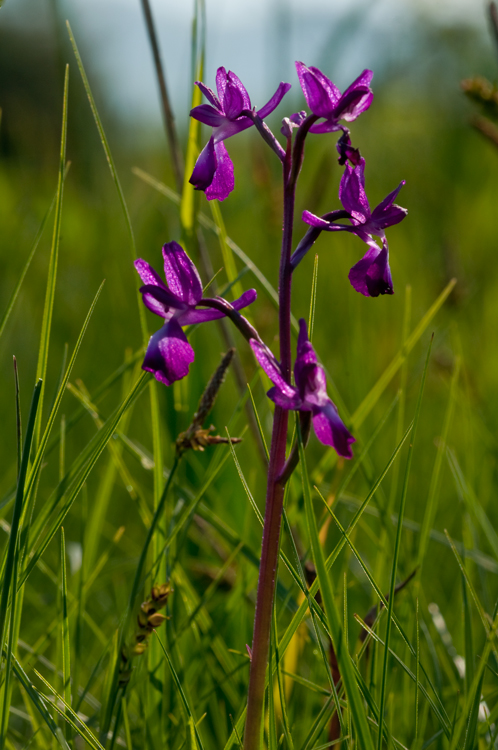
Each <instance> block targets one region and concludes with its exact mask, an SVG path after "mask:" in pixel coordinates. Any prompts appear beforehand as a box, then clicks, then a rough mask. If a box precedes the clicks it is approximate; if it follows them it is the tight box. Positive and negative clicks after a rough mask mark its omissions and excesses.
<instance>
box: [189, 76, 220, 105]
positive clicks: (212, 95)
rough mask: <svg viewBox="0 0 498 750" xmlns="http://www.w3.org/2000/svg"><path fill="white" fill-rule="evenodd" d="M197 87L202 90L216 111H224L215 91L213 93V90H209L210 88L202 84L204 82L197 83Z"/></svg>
mask: <svg viewBox="0 0 498 750" xmlns="http://www.w3.org/2000/svg"><path fill="white" fill-rule="evenodd" d="M195 85H196V86H198V87H199V88H200V90H201V91H202V93H203V94H204V96H205V97H206V99H207V100H208V101H210V102H211V104H212V105H213V107H215V109H217V110H218V111H220V112H222V111H223V110H222V106H221V103H220V100H219V99H218V97H217V96H216V94H215V93H214V91H212V89H210V88H209V86H206V84H204V83H202V81H196V82H195Z"/></svg>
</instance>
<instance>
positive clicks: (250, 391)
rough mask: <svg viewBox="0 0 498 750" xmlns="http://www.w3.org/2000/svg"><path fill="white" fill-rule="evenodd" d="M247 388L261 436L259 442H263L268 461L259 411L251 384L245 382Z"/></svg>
mask: <svg viewBox="0 0 498 750" xmlns="http://www.w3.org/2000/svg"><path fill="white" fill-rule="evenodd" d="M247 390H248V391H249V398H250V399H251V404H252V408H253V411H254V417H255V419H256V424H257V425H258V431H259V434H260V437H261V442H262V443H263V448H264V451H265V454H266V460H267V461H269V460H270V452H269V450H268V446H267V444H266V438H265V433H264V432H263V426H262V424H261V420H260V418H259V413H258V410H257V407H256V402H255V401H254V396H253V394H252V389H251V386H250V385H249V383H248V384H247Z"/></svg>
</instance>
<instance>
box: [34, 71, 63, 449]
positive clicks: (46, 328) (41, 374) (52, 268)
mask: <svg viewBox="0 0 498 750" xmlns="http://www.w3.org/2000/svg"><path fill="white" fill-rule="evenodd" d="M68 87H69V65H66V73H65V76H64V98H63V102H62V134H61V147H60V161H59V181H58V185H57V198H56V204H55V219H54V231H53V235H52V249H51V251H50V261H49V266H48V278H47V289H46V292H45V305H44V308H43V318H42V329H41V337H40V348H39V350H38V363H37V365H36V378H37V380H40V379H41V380H42V388H41V394H40V409H39V412H38V418H37V423H36V428H35V439H36V444H37V445H38V443H39V441H40V431H41V419H42V412H43V394H44V389H45V386H44V381H45V375H46V372H47V362H48V349H49V344H50V333H51V329H52V313H53V309H54V298H55V283H56V278H57V262H58V259H59V242H60V232H61V218H62V199H63V195H64V178H65V171H66V142H67V97H68Z"/></svg>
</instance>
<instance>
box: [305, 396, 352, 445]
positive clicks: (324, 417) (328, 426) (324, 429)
mask: <svg viewBox="0 0 498 750" xmlns="http://www.w3.org/2000/svg"><path fill="white" fill-rule="evenodd" d="M313 428H314V430H315V434H316V436H317V438H318V440H319V441H320V442H321V443H323V444H324V445H331V446H332V447H333V448H335V450H336V451H337V453H338V454H339V456H343V457H344V458H353V451H352V450H351V447H350V446H351V443H354V442H355V439H354V437H353V436H352V435H351V433H350V432H349V430H348V429H347V428H346V426H345V424H344V422H343V421H342V419H341V418H340V416H339V414H338V412H337V409H336V407H335V404H333V403H332V401H330V399H329V401H328V403H327V404H326V405H325V406H323V407H322V408H320V409H317V410H315V411H314V412H313Z"/></svg>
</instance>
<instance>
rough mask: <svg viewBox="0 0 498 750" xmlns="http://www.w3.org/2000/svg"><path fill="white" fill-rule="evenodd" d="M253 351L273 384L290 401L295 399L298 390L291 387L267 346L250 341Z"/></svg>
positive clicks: (254, 340)
mask: <svg viewBox="0 0 498 750" xmlns="http://www.w3.org/2000/svg"><path fill="white" fill-rule="evenodd" d="M249 343H250V345H251V349H252V350H253V352H254V356H255V357H256V359H257V360H258V362H259V364H260V365H261V367H262V368H263V370H264V371H265V372H266V374H267V375H268V377H269V378H270V380H271V382H272V383H273V384H274V385H276V386H277V388H278V389H279V390H280V391H281V393H283V395H284V396H286V397H287V398H288V399H293V398H294V397H295V396H296V394H297V389H296V388H293V386H291V385H289V384H288V383H287V382H286V381H285V380H284V378H283V377H282V373H281V370H280V365H279V364H278V362H277V360H276V359H275V357H274V355H273V354H272V352H271V351H270V350H269V349H268V347H267V346H265V345H264V344H261V343H260V342H259V341H256V339H250V341H249Z"/></svg>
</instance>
